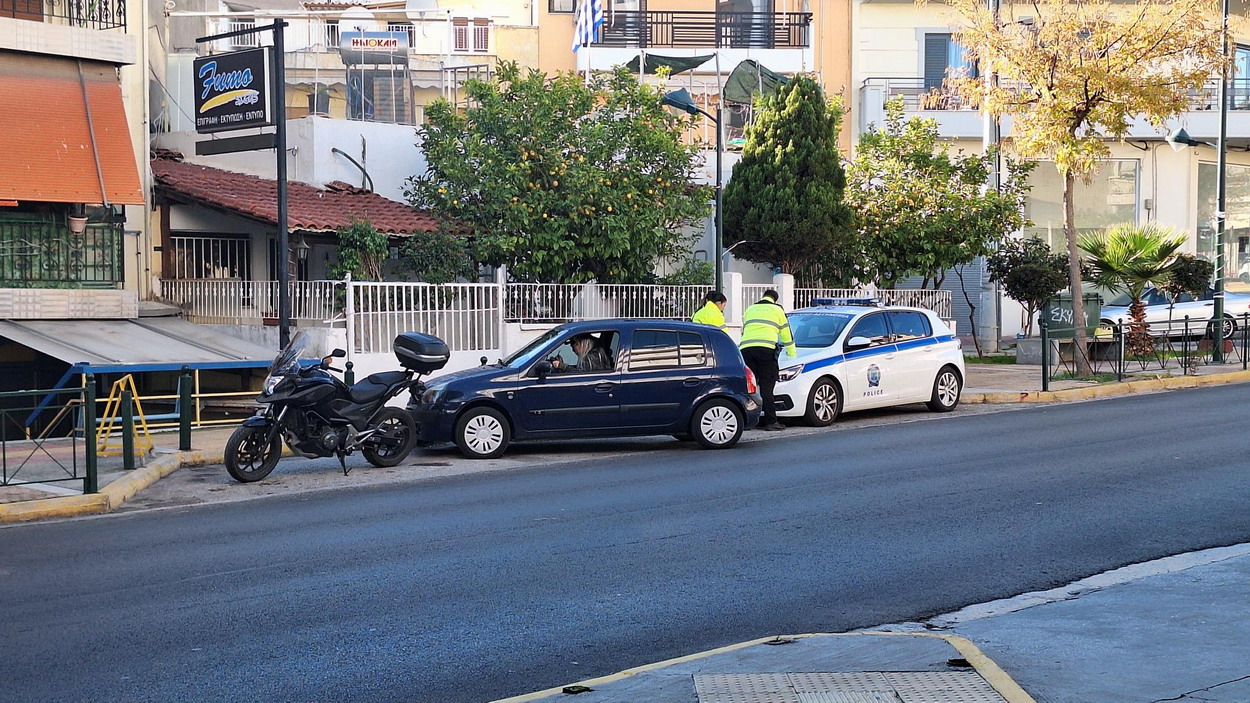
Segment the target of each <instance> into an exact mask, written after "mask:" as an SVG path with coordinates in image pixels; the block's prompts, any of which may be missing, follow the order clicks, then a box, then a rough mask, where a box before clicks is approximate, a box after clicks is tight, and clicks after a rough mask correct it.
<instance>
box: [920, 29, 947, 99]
mask: <svg viewBox="0 0 1250 703" xmlns="http://www.w3.org/2000/svg"><path fill="white" fill-rule="evenodd" d="M950 43H951V35H949V34H926V35H924V89H925V90H926V91H928V90H934V89H939V90H940V89H941V88H942V81H944V80H946V57H947V53H948V52H949V51H950Z"/></svg>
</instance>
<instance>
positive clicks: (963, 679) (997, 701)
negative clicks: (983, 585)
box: [694, 671, 1006, 703]
mask: <svg viewBox="0 0 1250 703" xmlns="http://www.w3.org/2000/svg"><path fill="white" fill-rule="evenodd" d="M694 686H695V691H696V693H697V694H698V696H699V703H1006V701H1005V700H1004V699H1003V697H1002V696H1000V695H998V692H997V691H995V690H994V689H993V687H991V686H990V685H989V684H988V683H986V681H985V679H983V678H981V675H980V674H978V673H976V672H974V671H967V672H964V671H958V672H953V671H901V672H900V671H884V672H877V671H852V672H815V673H768V674H695V675H694Z"/></svg>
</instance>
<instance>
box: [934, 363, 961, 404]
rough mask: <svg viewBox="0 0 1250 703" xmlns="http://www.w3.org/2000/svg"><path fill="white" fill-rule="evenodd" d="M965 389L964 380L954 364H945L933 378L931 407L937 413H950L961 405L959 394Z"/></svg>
mask: <svg viewBox="0 0 1250 703" xmlns="http://www.w3.org/2000/svg"><path fill="white" fill-rule="evenodd" d="M961 390H963V381H962V380H960V378H959V372H958V371H956V370H955V368H954V367H953V366H943V367H942V370H941V371H938V375H937V378H935V379H933V397H931V398H930V399H929V402H928V406H929V409H930V410H932V411H933V412H935V413H948V412H950V411H952V410H954V409H955V408H956V407H957V406H958V405H959V394H960V391H961Z"/></svg>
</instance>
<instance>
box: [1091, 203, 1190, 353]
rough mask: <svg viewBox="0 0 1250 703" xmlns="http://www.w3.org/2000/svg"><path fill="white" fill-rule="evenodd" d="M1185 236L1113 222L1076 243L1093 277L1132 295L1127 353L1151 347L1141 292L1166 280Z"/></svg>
mask: <svg viewBox="0 0 1250 703" xmlns="http://www.w3.org/2000/svg"><path fill="white" fill-rule="evenodd" d="M1185 239H1186V237H1185V235H1184V234H1182V233H1179V232H1177V231H1175V230H1173V229H1172V228H1170V227H1164V226H1161V225H1158V224H1155V223H1153V222H1151V223H1148V224H1144V225H1134V224H1123V225H1115V226H1114V227H1108V228H1107V231H1106V232H1104V233H1101V234H1086V235H1083V236H1082V237H1081V238H1080V240H1079V241H1078V242H1077V245H1078V246H1079V247H1080V248H1082V249H1084V250H1085V251H1087V252H1089V262H1090V265H1091V266H1092V267H1093V270H1094V280H1095V281H1096V282H1097V283H1098V284H1099V285H1101V286H1104V287H1106V288H1110V289H1112V290H1118V291H1123V292H1125V293H1128V295H1129V297H1130V298H1132V301H1133V302H1132V303H1131V304H1130V305H1129V308H1128V314H1129V318H1130V319H1132V323H1131V324H1130V325H1129V333H1128V337H1127V339H1126V341H1125V345H1126V348H1127V351H1128V354H1129V356H1136V357H1144V356H1148V355H1149V354H1150V352H1151V351H1153V350H1154V340H1152V339H1151V338H1150V328H1149V326H1148V325H1146V324H1145V323H1146V305H1145V304H1144V303H1143V302H1142V294H1143V293H1145V292H1146V287H1147V286H1150V285H1160V284H1162V283H1163V282H1165V281H1166V280H1167V278H1168V276H1169V275H1170V274H1171V271H1172V267H1173V266H1174V265H1175V263H1176V252H1177V250H1179V249H1180V248H1181V247H1182V246H1184V245H1185ZM1073 297H1075V296H1073ZM1075 319H1077V320H1080V319H1082V318H1079V317H1078V318H1075ZM1076 327H1077V329H1080V328H1081V325H1079V324H1078V325H1076Z"/></svg>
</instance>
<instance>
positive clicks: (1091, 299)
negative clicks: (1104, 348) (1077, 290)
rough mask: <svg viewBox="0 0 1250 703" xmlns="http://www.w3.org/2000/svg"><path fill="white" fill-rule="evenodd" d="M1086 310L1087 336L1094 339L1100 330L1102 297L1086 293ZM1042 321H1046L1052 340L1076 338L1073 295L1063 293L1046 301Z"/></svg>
mask: <svg viewBox="0 0 1250 703" xmlns="http://www.w3.org/2000/svg"><path fill="white" fill-rule="evenodd" d="M1081 300H1082V302H1083V303H1084V308H1085V320H1084V325H1083V326H1084V327H1085V335H1086V338H1088V339H1091V340H1092V339H1093V338H1094V333H1095V332H1096V331H1097V330H1098V318H1100V317H1101V316H1102V296H1100V295H1098V294H1096V293H1086V294H1085V295H1084V296H1083V297H1082V298H1081ZM1041 315H1042V319H1043V320H1045V321H1046V330H1047V334H1048V336H1049V337H1050V338H1051V339H1072V338H1073V337H1075V336H1076V325H1074V324H1073V314H1072V295H1071V294H1068V293H1062V294H1060V295H1058V296H1056V297H1054V298H1051V299H1050V300H1048V301H1046V305H1045V306H1044V307H1043V308H1042V312H1041Z"/></svg>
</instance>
